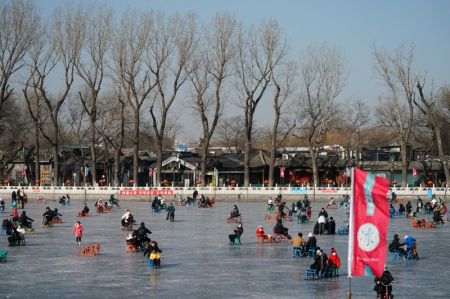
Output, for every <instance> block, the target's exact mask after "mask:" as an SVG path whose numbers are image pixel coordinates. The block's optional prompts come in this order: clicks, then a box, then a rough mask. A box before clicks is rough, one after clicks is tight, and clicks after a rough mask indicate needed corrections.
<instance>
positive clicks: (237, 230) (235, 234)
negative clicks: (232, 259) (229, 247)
mask: <svg viewBox="0 0 450 299" xmlns="http://www.w3.org/2000/svg"><path fill="white" fill-rule="evenodd" d="M243 233H244V228H243V227H242V224H241V223H239V225H238V226H237V227H236V228H235V229H234V232H233V234H231V235H228V238H229V239H230V243H234V239H236V238H240V237H241V235H242V234H243Z"/></svg>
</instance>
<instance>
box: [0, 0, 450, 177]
mask: <svg viewBox="0 0 450 299" xmlns="http://www.w3.org/2000/svg"><path fill="white" fill-rule="evenodd" d="M1 12H2V20H1V21H0V22H1V23H0V72H1V78H0V80H1V81H0V125H1V127H2V131H3V132H8V134H2V136H1V146H2V152H3V153H4V154H3V155H2V159H4V160H5V161H4V162H7V161H8V159H9V160H12V159H14V157H15V155H16V154H17V151H18V150H21V149H23V148H28V149H32V153H33V154H34V155H35V159H34V161H35V162H36V166H35V169H36V176H37V177H38V176H39V174H40V171H39V158H38V157H39V152H40V148H41V147H42V146H49V147H51V148H52V151H53V156H54V157H57V156H58V152H59V151H60V147H61V143H62V142H63V143H73V144H79V145H80V150H81V152H82V156H83V159H88V161H87V162H88V163H89V164H90V166H91V173H92V183H93V184H95V182H96V181H97V171H96V165H97V161H98V159H99V157H100V156H102V155H103V156H105V157H106V158H109V157H110V155H111V156H112V157H113V160H114V182H115V184H118V182H119V165H120V160H119V157H120V154H121V152H122V151H123V149H124V148H125V147H132V148H133V178H134V181H135V182H136V181H137V180H136V178H137V176H138V169H139V167H138V161H139V159H138V153H139V149H140V148H142V143H143V142H147V146H150V147H151V150H152V151H154V152H156V154H157V173H156V174H155V175H156V176H157V181H158V180H159V178H161V168H162V152H163V149H165V148H166V147H167V146H168V145H169V144H170V142H171V140H173V138H174V137H175V136H176V133H177V130H179V128H180V124H179V122H178V117H177V115H176V114H177V113H176V109H177V108H174V107H178V108H180V107H181V108H182V109H185V108H188V107H189V108H191V111H193V112H194V113H195V115H196V117H198V119H199V120H200V123H201V132H200V133H201V138H200V143H199V145H198V146H199V148H200V156H201V165H200V168H201V181H202V182H203V183H205V169H206V158H207V155H208V151H209V147H210V145H211V144H212V143H216V144H220V145H226V146H231V145H233V146H235V147H237V148H240V149H242V152H243V154H244V178H245V180H244V184H245V185H248V184H249V174H250V151H251V149H252V148H255V147H266V148H267V149H269V150H270V151H271V155H270V161H269V164H270V172H269V184H270V185H272V184H273V183H274V182H273V172H274V165H275V153H276V151H277V149H278V148H279V147H280V146H282V145H286V144H295V145H299V144H303V145H306V146H308V148H309V151H310V156H311V160H312V170H313V176H314V182H316V183H317V182H318V175H317V174H318V171H317V157H318V155H319V150H320V148H321V147H322V146H323V145H324V144H325V143H326V142H330V136H332V135H333V134H334V135H340V136H341V138H340V139H339V143H340V144H342V145H344V146H345V148H346V149H347V150H348V151H349V153H350V152H354V151H355V150H358V149H359V150H360V149H361V148H362V146H364V145H367V142H368V139H369V137H370V138H373V137H374V135H376V134H375V131H379V132H381V133H380V136H382V139H381V140H378V142H379V143H380V142H382V143H386V142H399V143H400V145H401V149H402V155H401V157H402V174H403V179H402V185H406V174H407V169H408V162H409V157H407V155H406V152H407V147H408V146H410V145H412V144H413V143H416V144H417V143H421V144H428V145H430V144H435V145H436V152H437V153H438V155H439V158H440V159H441V161H443V163H444V165H445V167H444V169H445V175H446V180H447V183H450V178H449V174H448V165H447V159H446V156H445V155H446V154H448V151H449V147H448V145H446V144H445V140H448V139H449V138H448V132H449V130H448V126H449V115H450V114H449V106H450V105H449V98H450V92H449V90H448V89H446V88H441V89H439V90H438V92H436V93H435V92H433V87H432V86H431V85H432V84H430V83H429V84H428V85H426V84H425V77H424V75H422V74H420V73H419V72H417V71H416V69H415V68H414V49H413V48H403V47H401V48H399V49H398V50H397V51H395V52H386V51H383V50H380V49H378V48H376V47H373V57H374V65H375V68H376V70H377V73H378V77H379V79H380V80H382V81H383V82H384V83H385V87H386V88H385V89H384V90H383V91H382V92H380V95H379V102H378V105H376V113H375V117H374V118H373V120H374V121H376V122H372V121H371V119H372V118H371V113H370V110H371V109H370V107H369V106H368V105H367V104H365V103H364V101H362V100H358V101H351V100H348V99H340V96H341V92H342V90H343V88H344V86H345V84H346V81H347V74H348V73H347V71H346V68H345V66H346V63H345V58H344V57H343V56H342V55H341V53H340V52H339V51H338V50H336V49H334V48H331V47H329V46H327V45H318V46H311V47H309V48H307V49H306V51H304V54H303V55H302V57H301V58H300V59H296V58H295V57H294V56H293V55H292V54H293V51H292V49H291V48H290V45H289V43H288V42H287V37H286V35H285V34H284V32H283V31H282V29H281V28H280V26H279V25H278V23H277V22H275V21H268V22H263V23H261V24H260V25H259V26H244V25H243V24H241V23H240V22H238V21H237V20H236V19H235V18H234V17H233V16H231V15H230V14H227V13H220V14H217V15H216V16H215V17H214V18H213V19H212V20H211V21H210V22H208V23H205V24H202V23H200V22H199V21H198V19H197V17H196V16H195V15H194V14H186V15H181V14H174V15H165V14H160V13H155V12H153V11H140V12H136V11H127V12H125V13H123V14H122V15H121V16H120V18H118V19H119V21H116V19H115V18H114V14H113V12H112V10H111V9H109V8H107V7H103V6H102V7H101V8H100V7H83V6H78V7H69V8H65V9H64V10H61V9H57V10H55V11H54V14H53V17H52V18H51V19H50V20H49V21H44V20H43V18H42V17H41V16H40V15H39V13H38V10H37V8H36V7H34V5H33V4H32V3H31V2H27V1H22V0H17V1H8V2H5V3H4V4H2V6H1ZM425 86H427V90H429V91H428V92H425V91H424V89H425ZM262 101H271V102H272V106H273V123H272V127H271V128H270V129H262V130H261V129H258V128H257V125H256V122H255V115H256V113H257V111H258V110H257V108H258V107H259V106H260V103H261V102H262ZM226 106H228V107H235V108H238V109H239V111H240V113H239V116H235V117H234V118H225V117H224V115H223V111H224V107H226ZM23 107H26V109H23ZM31 135H33V138H31ZM430 139H431V140H432V141H433V142H430ZM379 143H378V144H379ZM82 144H89V151H90V152H89V155H87V153H84V149H83V147H82ZM99 144H103V145H104V146H103V150H101V149H99V146H98V145H99ZM446 151H447V152H446ZM105 157H103V158H105ZM356 158H357V157H356ZM53 161H54V167H53V169H54V178H53V180H54V184H58V182H59V181H58V179H59V178H60V175H59V174H58V170H59V165H58V159H53ZM6 164H7V163H5V164H4V165H6Z"/></svg>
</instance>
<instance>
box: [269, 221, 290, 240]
mask: <svg viewBox="0 0 450 299" xmlns="http://www.w3.org/2000/svg"><path fill="white" fill-rule="evenodd" d="M288 231H289V228H287V227H285V226H284V225H283V221H281V219H278V220H277V224H275V227H274V228H273V232H274V233H275V234H277V235H284V236H286V237H287V238H288V239H290V238H291V237H290V236H289V233H288Z"/></svg>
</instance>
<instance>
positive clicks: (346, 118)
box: [337, 100, 370, 162]
mask: <svg viewBox="0 0 450 299" xmlns="http://www.w3.org/2000/svg"><path fill="white" fill-rule="evenodd" d="M343 107H344V110H343V111H342V112H343V114H342V115H341V119H340V120H339V122H338V124H337V128H338V130H339V131H340V132H342V135H343V136H345V139H344V140H345V141H344V142H345V143H344V144H343V146H344V148H345V152H346V157H349V158H350V157H351V156H353V158H354V159H355V162H358V161H359V154H360V153H361V150H362V145H363V142H364V138H365V135H366V130H365V128H366V127H367V125H368V124H369V122H370V109H369V107H368V105H367V104H366V103H365V102H363V101H360V100H358V101H354V102H351V103H348V104H347V105H343ZM350 153H352V154H350Z"/></svg>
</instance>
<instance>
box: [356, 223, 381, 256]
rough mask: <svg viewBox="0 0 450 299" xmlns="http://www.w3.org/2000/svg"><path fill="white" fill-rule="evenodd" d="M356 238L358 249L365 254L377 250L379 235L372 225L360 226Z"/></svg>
mask: <svg viewBox="0 0 450 299" xmlns="http://www.w3.org/2000/svg"><path fill="white" fill-rule="evenodd" d="M357 237H358V247H359V248H361V249H362V250H364V251H367V252H370V251H372V250H374V249H375V248H377V246H378V244H379V243H380V233H379V232H378V229H377V227H376V226H375V225H373V224H372V223H366V224H363V225H361V226H360V228H359V230H358V236H357Z"/></svg>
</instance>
